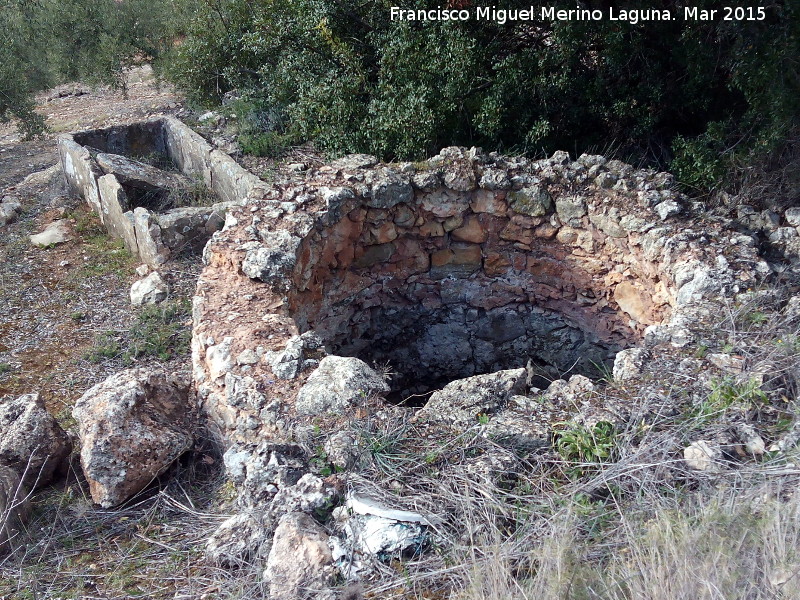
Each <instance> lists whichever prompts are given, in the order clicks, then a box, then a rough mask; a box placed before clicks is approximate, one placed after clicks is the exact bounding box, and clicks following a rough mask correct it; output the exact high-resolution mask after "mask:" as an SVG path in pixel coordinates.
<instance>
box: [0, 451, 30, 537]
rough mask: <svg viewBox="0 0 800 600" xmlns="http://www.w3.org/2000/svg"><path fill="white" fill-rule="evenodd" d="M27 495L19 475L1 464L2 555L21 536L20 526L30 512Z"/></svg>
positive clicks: (0, 524)
mask: <svg viewBox="0 0 800 600" xmlns="http://www.w3.org/2000/svg"><path fill="white" fill-rule="evenodd" d="M26 498H27V493H26V490H25V488H24V486H23V485H22V482H21V481H20V477H19V474H18V473H17V472H16V471H15V470H14V469H12V468H11V467H8V466H6V465H3V464H0V553H3V552H4V551H5V550H7V549H8V548H9V546H12V545H13V540H14V538H15V537H16V536H17V535H19V530H20V525H21V524H22V523H24V521H25V519H26V518H27V516H28V513H29V512H30V504H29V503H28V501H27V499H26Z"/></svg>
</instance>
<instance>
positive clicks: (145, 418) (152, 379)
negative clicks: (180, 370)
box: [72, 369, 195, 508]
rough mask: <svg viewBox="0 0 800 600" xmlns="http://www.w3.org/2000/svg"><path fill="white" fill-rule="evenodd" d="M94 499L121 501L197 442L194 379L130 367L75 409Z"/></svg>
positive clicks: (105, 505) (105, 502)
mask: <svg viewBox="0 0 800 600" xmlns="http://www.w3.org/2000/svg"><path fill="white" fill-rule="evenodd" d="M72 414H73V416H74V417H75V419H76V420H77V421H78V426H79V435H80V440H81V465H82V467H83V472H84V474H85V476H86V479H87V481H88V482H89V491H90V493H91V495H92V500H94V502H96V503H97V504H99V505H101V506H102V507H103V508H110V507H112V506H116V505H118V504H121V503H122V502H124V501H125V500H127V499H129V498H130V497H132V496H133V495H134V494H136V493H137V492H139V491H141V490H142V489H144V488H145V487H147V485H148V484H149V483H150V482H152V481H153V479H154V478H156V477H158V476H159V475H160V474H161V473H163V472H164V471H166V470H167V469H168V468H169V466H170V465H171V464H172V463H173V461H175V459H177V458H178V457H179V456H180V455H181V454H183V453H184V452H185V451H186V450H188V449H189V448H190V447H191V445H192V442H193V439H194V436H193V431H194V423H195V419H194V415H193V413H192V411H191V409H190V406H189V382H188V381H185V380H183V379H182V378H178V377H175V376H170V375H167V374H166V373H163V372H159V371H154V370H150V369H129V370H127V371H122V372H121V373H117V374H116V375H112V376H111V377H109V378H108V379H106V380H105V381H103V382H102V383H99V384H97V385H96V386H94V387H93V388H91V389H90V390H88V391H87V392H86V393H85V394H84V395H83V396H81V398H80V399H79V400H78V402H77V403H76V404H75V408H74V409H73V411H72Z"/></svg>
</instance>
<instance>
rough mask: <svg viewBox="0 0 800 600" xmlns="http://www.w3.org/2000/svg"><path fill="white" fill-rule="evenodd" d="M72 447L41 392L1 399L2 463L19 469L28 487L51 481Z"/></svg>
mask: <svg viewBox="0 0 800 600" xmlns="http://www.w3.org/2000/svg"><path fill="white" fill-rule="evenodd" d="M71 449H72V445H71V444H70V441H69V438H68V437H67V434H66V433H64V430H63V429H61V427H60V426H59V425H58V423H56V420H55V419H54V418H53V417H52V416H51V415H50V413H48V412H47V409H46V408H45V407H44V402H43V401H42V400H41V398H39V394H25V395H24V396H20V397H19V398H6V399H4V400H2V401H0V464H4V465H6V466H8V467H10V468H11V469H13V470H14V471H16V472H17V474H18V475H19V476H20V477H21V478H22V480H23V483H24V485H25V486H26V487H29V488H35V487H39V486H42V485H45V484H47V483H49V482H50V480H51V479H52V478H53V473H54V472H55V470H56V469H57V468H58V467H59V466H60V465H61V464H62V463H63V461H64V459H65V458H66V456H67V455H68V454H69V452H70V450H71Z"/></svg>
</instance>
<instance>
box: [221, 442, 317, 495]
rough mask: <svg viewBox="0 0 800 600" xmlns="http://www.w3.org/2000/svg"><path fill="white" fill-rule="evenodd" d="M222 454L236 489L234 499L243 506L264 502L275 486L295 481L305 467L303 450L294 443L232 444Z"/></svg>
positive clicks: (276, 488) (274, 492) (306, 466)
mask: <svg viewBox="0 0 800 600" xmlns="http://www.w3.org/2000/svg"><path fill="white" fill-rule="evenodd" d="M222 458H223V462H224V464H225V472H226V473H227V474H228V477H229V478H230V480H231V482H233V483H234V484H235V485H236V487H237V489H238V490H239V499H238V502H239V504H240V505H242V506H246V507H254V506H264V505H265V504H268V503H269V502H271V501H272V499H273V498H274V497H275V494H277V493H278V491H279V490H281V489H283V488H285V487H290V486H293V485H294V484H296V483H297V482H298V481H299V480H300V478H301V477H302V476H303V474H305V473H306V471H307V469H308V465H307V462H306V453H305V451H304V450H303V449H302V448H301V447H300V446H297V445H294V444H273V443H270V442H263V443H262V444H260V445H259V446H258V447H252V446H246V445H243V444H234V445H233V446H231V447H230V448H228V450H227V451H226V452H225V454H224V455H223V457H222Z"/></svg>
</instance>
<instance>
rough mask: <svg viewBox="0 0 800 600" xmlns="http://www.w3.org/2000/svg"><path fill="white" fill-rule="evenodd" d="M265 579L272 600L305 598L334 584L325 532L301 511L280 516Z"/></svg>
mask: <svg viewBox="0 0 800 600" xmlns="http://www.w3.org/2000/svg"><path fill="white" fill-rule="evenodd" d="M264 579H265V581H267V582H268V583H269V586H270V593H269V597H270V598H271V599H274V600H305V599H306V598H310V597H312V596H313V594H314V593H315V592H320V591H322V590H324V589H325V588H326V587H328V586H329V585H332V584H333V583H334V581H335V568H334V566H333V557H332V556H331V551H330V548H329V547H328V535H327V534H326V533H325V531H324V530H323V529H322V527H321V526H320V525H319V524H318V523H317V522H316V521H315V520H314V519H312V518H311V517H310V516H308V515H306V514H304V513H289V514H288V515H284V516H283V517H282V518H281V520H280V522H279V523H278V528H277V529H276V530H275V537H274V538H273V542H272V550H271V551H270V553H269V558H267V567H266V569H265V570H264Z"/></svg>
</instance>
